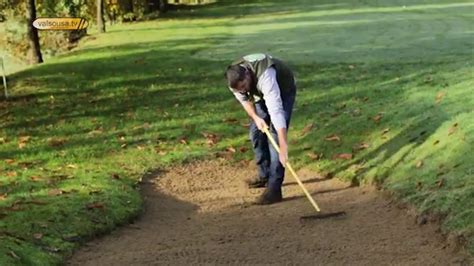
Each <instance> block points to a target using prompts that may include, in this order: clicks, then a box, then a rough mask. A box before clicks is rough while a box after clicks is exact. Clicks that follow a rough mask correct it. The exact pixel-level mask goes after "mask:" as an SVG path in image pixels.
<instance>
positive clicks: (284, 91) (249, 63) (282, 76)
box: [232, 54, 296, 102]
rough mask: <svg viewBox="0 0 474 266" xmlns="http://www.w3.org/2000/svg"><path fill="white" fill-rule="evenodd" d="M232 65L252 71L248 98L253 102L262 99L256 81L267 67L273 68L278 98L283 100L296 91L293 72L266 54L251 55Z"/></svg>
mask: <svg viewBox="0 0 474 266" xmlns="http://www.w3.org/2000/svg"><path fill="white" fill-rule="evenodd" d="M232 65H242V66H244V67H246V68H247V69H249V70H250V71H252V72H253V73H254V75H255V78H256V80H255V82H253V84H252V86H251V87H250V91H249V93H248V94H249V96H250V99H253V101H254V102H258V101H260V100H261V99H263V94H262V92H261V91H260V90H258V88H257V83H258V79H259V78H260V77H261V76H262V74H263V72H265V70H267V69H268V68H269V67H274V68H275V70H276V71H275V72H276V79H277V83H278V86H279V87H280V96H281V97H282V98H283V97H285V95H288V94H290V93H292V92H294V91H295V90H296V85H295V79H294V76H293V72H292V71H291V69H290V68H288V67H287V66H286V65H285V64H284V63H283V62H282V61H280V60H279V59H276V58H273V57H271V56H270V55H266V54H251V55H247V56H244V57H242V58H241V59H239V60H237V61H235V62H233V63H232Z"/></svg>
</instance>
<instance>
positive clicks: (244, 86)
mask: <svg viewBox="0 0 474 266" xmlns="http://www.w3.org/2000/svg"><path fill="white" fill-rule="evenodd" d="M250 82H251V79H250V73H249V72H248V71H247V72H246V73H245V78H244V79H243V80H241V81H239V82H237V86H235V88H233V89H234V90H235V91H237V92H240V93H246V92H248V91H249V90H250Z"/></svg>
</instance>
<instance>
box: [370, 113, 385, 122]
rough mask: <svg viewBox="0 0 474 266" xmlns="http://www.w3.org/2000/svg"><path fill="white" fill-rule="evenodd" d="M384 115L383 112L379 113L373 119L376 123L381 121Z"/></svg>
mask: <svg viewBox="0 0 474 266" xmlns="http://www.w3.org/2000/svg"><path fill="white" fill-rule="evenodd" d="M382 116H383V115H382V114H378V115H376V116H374V117H373V118H372V120H374V122H375V123H379V122H380V120H381V119H382Z"/></svg>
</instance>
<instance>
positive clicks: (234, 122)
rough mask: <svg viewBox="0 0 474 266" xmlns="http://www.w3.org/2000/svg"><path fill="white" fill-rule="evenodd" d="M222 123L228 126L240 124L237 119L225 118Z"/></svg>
mask: <svg viewBox="0 0 474 266" xmlns="http://www.w3.org/2000/svg"><path fill="white" fill-rule="evenodd" d="M222 121H223V122H225V123H228V124H236V123H238V122H239V120H237V119H236V118H225V119H223V120H222Z"/></svg>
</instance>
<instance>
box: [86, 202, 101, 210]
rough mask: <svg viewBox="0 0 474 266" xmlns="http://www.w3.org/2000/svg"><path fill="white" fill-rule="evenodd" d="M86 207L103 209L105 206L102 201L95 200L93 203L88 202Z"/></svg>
mask: <svg viewBox="0 0 474 266" xmlns="http://www.w3.org/2000/svg"><path fill="white" fill-rule="evenodd" d="M86 207H87V209H88V210H92V209H103V208H104V207H105V206H104V204H103V203H101V202H93V203H90V204H87V206H86Z"/></svg>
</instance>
